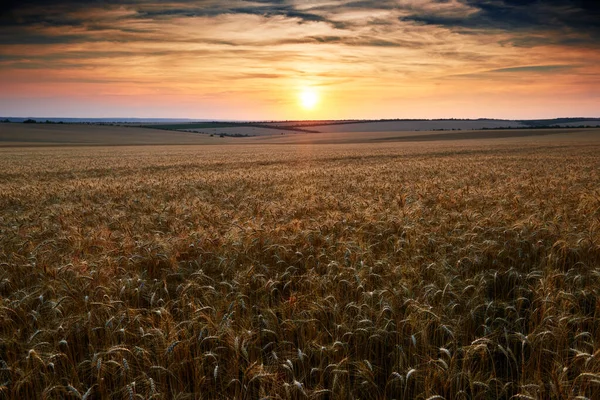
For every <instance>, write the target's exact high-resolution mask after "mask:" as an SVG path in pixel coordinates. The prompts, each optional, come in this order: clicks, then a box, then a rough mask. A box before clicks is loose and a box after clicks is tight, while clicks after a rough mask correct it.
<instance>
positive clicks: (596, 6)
mask: <svg viewBox="0 0 600 400" xmlns="http://www.w3.org/2000/svg"><path fill="white" fill-rule="evenodd" d="M462 3H463V4H464V5H466V6H469V7H471V8H472V9H473V10H474V12H472V13H470V14H468V15H464V16H456V15H454V16H448V15H443V14H436V13H435V12H429V13H426V12H420V13H414V14H411V15H408V16H405V17H402V20H403V21H411V22H416V23H420V24H426V25H438V26H444V27H448V28H454V29H459V30H460V29H463V31H462V33H467V32H466V31H464V29H472V30H485V31H490V30H502V31H508V32H512V33H517V34H519V33H521V34H522V33H524V32H532V33H535V32H544V33H545V34H546V36H545V37H539V36H538V37H535V36H533V35H531V36H528V37H525V38H520V39H518V41H516V42H515V43H514V44H515V45H521V46H535V45H539V44H548V43H552V42H558V43H561V44H575V43H577V44H583V43H587V44H598V43H597V42H598V40H600V1H597V0H578V1H577V0H574V1H569V0H549V1H540V0H518V1H517V0H463V1H462Z"/></svg>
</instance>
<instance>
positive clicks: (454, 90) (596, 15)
mask: <svg viewBox="0 0 600 400" xmlns="http://www.w3.org/2000/svg"><path fill="white" fill-rule="evenodd" d="M598 21H600V3H598V2H597V1H594V0H578V1H568V0H550V1H535V0H526V1H516V0H380V1H368V0H362V1H361V0H340V1H331V0H304V1H300V0H254V1H244V0H232V1H227V2H223V1H215V0H201V1H188V0H179V1H161V2H159V1H156V0H114V1H104V2H88V1H81V0H59V1H45V0H25V1H9V2H8V5H7V6H5V7H3V9H2V11H0V88H2V89H1V90H0V115H3V116H15V117H16V116H21V117H26V116H44V117H90V118H91V117H141V118H151V117H160V118H198V119H200V118H214V119H238V120H241V119H348V118H352V119H376V118H479V117H491V118H506V119H519V118H522V119H525V118H555V117H564V116H589V117H594V116H600V115H599V113H598V110H599V108H598V105H599V104H600V51H599V50H600V23H599V22H598Z"/></svg>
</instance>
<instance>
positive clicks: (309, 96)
mask: <svg viewBox="0 0 600 400" xmlns="http://www.w3.org/2000/svg"><path fill="white" fill-rule="evenodd" d="M318 102H319V95H318V94H317V92H316V91H315V90H314V89H312V88H307V89H304V90H303V91H302V92H301V93H300V105H302V108H304V109H306V110H312V109H314V108H315V106H316V105H317V103H318Z"/></svg>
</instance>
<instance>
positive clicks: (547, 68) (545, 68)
mask: <svg viewBox="0 0 600 400" xmlns="http://www.w3.org/2000/svg"><path fill="white" fill-rule="evenodd" d="M577 67H578V66H577V65H530V66H523V67H509V68H498V69H493V70H491V71H488V72H491V73H555V72H562V71H565V70H570V69H574V68H577Z"/></svg>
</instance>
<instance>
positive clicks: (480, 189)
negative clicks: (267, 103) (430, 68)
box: [0, 126, 600, 400]
mask: <svg viewBox="0 0 600 400" xmlns="http://www.w3.org/2000/svg"><path fill="white" fill-rule="evenodd" d="M71 128H72V129H74V130H76V132H78V133H77V135H80V134H81V132H82V131H81V130H80V129H81V128H80V127H76V126H73V127H69V129H71ZM87 128H88V129H91V131H93V132H96V133H97V134H98V135H99V137H100V138H102V137H103V136H102V135H104V134H106V132H108V131H107V130H104V129H101V130H97V129H95V128H93V127H87ZM44 129H48V128H45V127H44ZM114 129H117V130H118V129H122V128H114ZM125 131H126V132H128V133H131V134H132V135H133V134H135V133H136V132H138V131H136V130H129V129H124V130H122V131H119V132H121V133H125ZM147 131H148V133H152V132H153V131H151V130H147ZM44 132H46V131H44ZM83 132H87V131H85V130H83ZM112 132H117V131H112ZM144 132H146V131H145V130H144V131H143V132H142V131H139V134H140V135H144V134H145V133H144ZM487 132H488V131H482V132H480V133H481V134H482V135H483V134H485V133H487ZM491 132H492V133H491V134H492V135H493V134H495V133H494V131H491ZM496 132H504V131H496ZM524 132H525V131H524ZM526 132H534V133H535V132H536V131H531V130H529V131H526ZM552 132H559V133H557V134H550V133H548V134H545V135H544V136H522V137H501V138H499V137H495V138H489V139H481V140H479V139H472V138H470V139H468V140H450V139H448V137H444V138H441V137H440V138H439V140H438V139H436V140H435V141H424V142H419V141H413V139H414V138H411V135H412V136H414V135H415V133H414V132H412V133H410V132H409V133H407V136H405V137H404V138H408V139H407V140H411V141H399V140H401V139H402V138H403V137H402V136H400V137H399V136H398V135H399V133H398V132H391V133H390V132H387V133H386V132H383V133H378V134H377V135H375V136H376V137H378V138H379V139H385V138H389V140H387V139H385V140H383V141H375V142H373V141H370V140H371V136H369V135H367V134H365V133H349V134H347V135H349V136H345V138H346V139H344V140H350V141H354V142H356V141H362V142H361V143H348V144H342V143H339V142H338V143H337V144H319V145H315V144H298V143H297V142H296V143H292V142H289V143H287V144H276V143H275V141H274V139H275V138H274V137H272V138H269V137H258V138H248V139H240V140H241V141H237V139H236V140H234V139H231V140H232V143H242V144H227V145H214V146H195V145H185V146H120V147H115V146H112V147H103V146H94V147H89V146H88V147H86V146H79V147H73V146H71V147H61V146H54V147H37V148H35V147H4V148H0V321H2V322H1V323H0V398H13V399H44V398H47V399H83V398H85V399H123V398H125V399H159V398H160V399H162V398H168V399H196V398H205V399H215V398H223V399H242V398H247V399H259V398H271V399H305V398H307V399H352V398H354V399H375V400H378V399H393V398H396V399H429V400H433V399H481V400H484V399H563V398H589V399H594V398H597V393H598V380H599V378H598V377H600V358H599V357H598V355H599V354H600V341H599V340H598V338H600V324H599V323H598V321H600V301H598V298H599V296H600V273H598V271H599V269H598V268H599V267H600V138H599V136H598V132H599V130H597V129H596V130H573V129H566V130H552ZM560 132H562V133H560ZM480 133H477V132H470V133H465V134H467V135H479V134H480ZM507 133H515V132H513V131H507ZM516 133H518V132H516ZM538 133H542V134H544V132H538ZM65 134H66V135H67V138H68V139H69V140H72V138H73V137H74V136H73V135H74V133H73V131H71V130H69V131H68V132H67V133H65ZM162 134H163V135H165V134H170V133H165V132H162ZM439 134H440V132H435V133H428V134H423V135H424V136H423V138H431V137H435V136H434V135H439ZM448 134H449V135H455V134H458V132H449V133H448ZM321 135H331V136H332V137H334V136H336V135H342V136H344V135H343V134H339V133H328V134H321ZM352 135H356V137H352ZM392 135H396V136H392ZM295 136H296V137H303V138H309V139H310V138H311V137H317V136H319V134H314V135H312V136H311V135H306V136H301V135H299V134H298V135H295ZM75 137H79V136H75ZM111 137H112V136H111ZM336 137H338V138H339V137H340V136H336ZM450 137H452V136H450ZM115 138H116V136H115ZM130 139H131V138H128V139H127V140H130ZM155 139H156V140H164V137H162V136H159V137H155ZM277 139H278V140H284V139H286V140H292V135H289V136H288V137H283V138H277ZM98 140H100V139H98ZM115 140H116V139H115ZM214 140H215V141H218V140H221V139H219V138H214ZM223 140H226V139H223ZM269 140H271V141H269ZM369 141H370V142H369ZM40 143H41V142H40ZM44 143H45V142H44ZM68 143H71V142H68ZM94 143H95V142H94ZM265 143H271V144H269V145H266V144H265ZM578 396H579V397H578Z"/></svg>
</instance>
